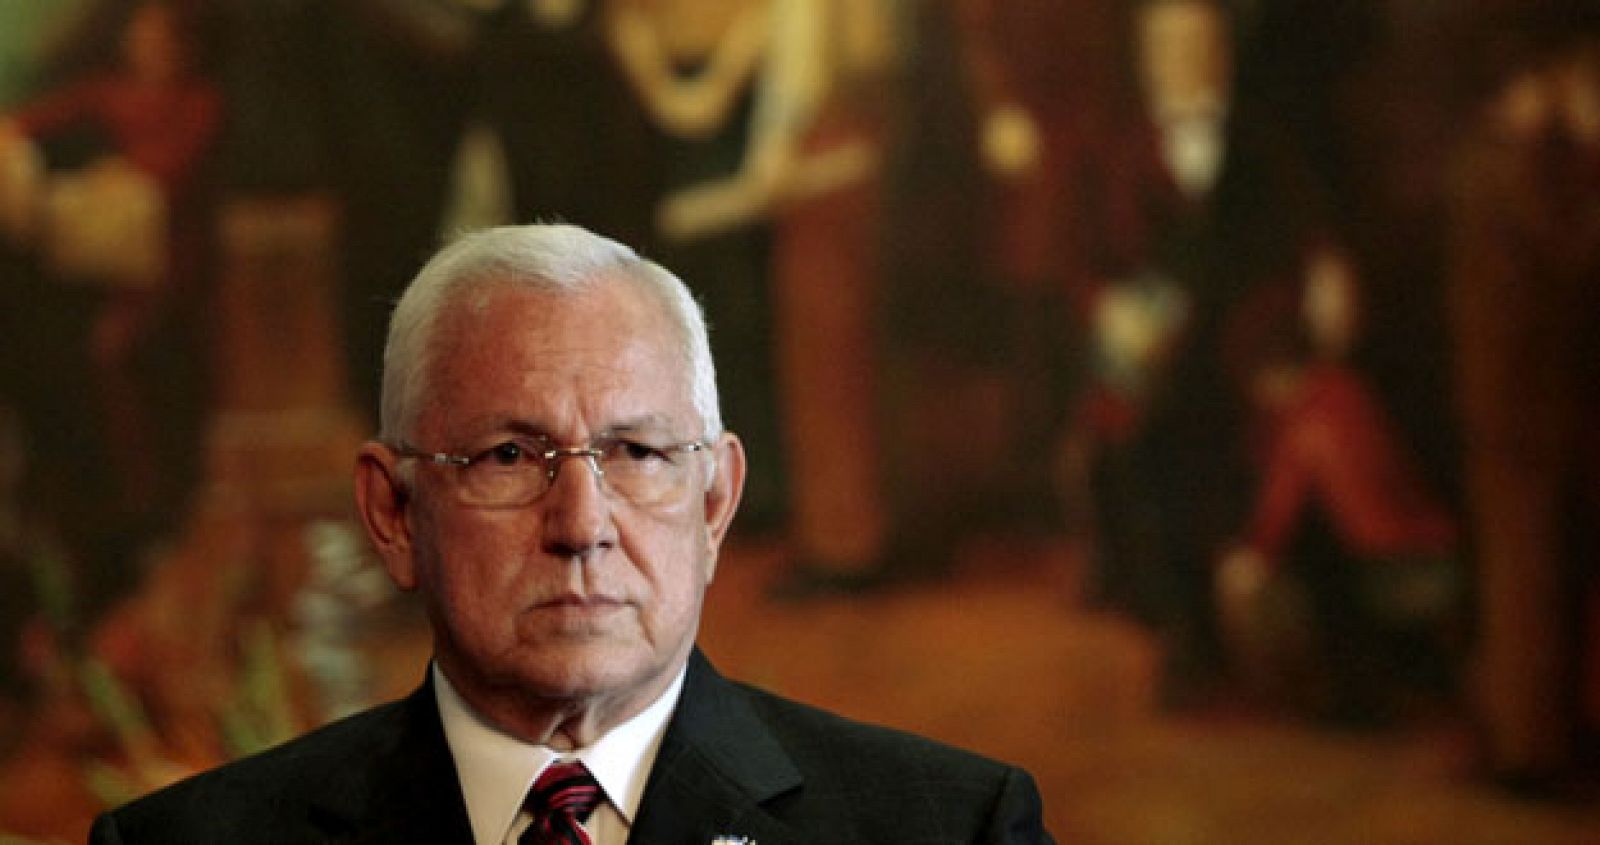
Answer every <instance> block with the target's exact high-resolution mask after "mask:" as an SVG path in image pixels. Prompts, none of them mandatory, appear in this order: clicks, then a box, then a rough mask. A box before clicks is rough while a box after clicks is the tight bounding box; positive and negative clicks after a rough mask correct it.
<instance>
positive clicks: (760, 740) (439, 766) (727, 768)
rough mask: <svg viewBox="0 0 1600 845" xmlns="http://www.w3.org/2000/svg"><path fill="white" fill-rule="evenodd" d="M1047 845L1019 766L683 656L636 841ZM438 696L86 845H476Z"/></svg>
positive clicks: (182, 796) (126, 816)
mask: <svg viewBox="0 0 1600 845" xmlns="http://www.w3.org/2000/svg"><path fill="white" fill-rule="evenodd" d="M718 836H730V837H749V839H750V840H751V842H752V843H753V845H800V843H817V845H838V843H852V842H863V843H864V842H878V843H897V845H898V844H899V843H906V845H912V844H913V843H922V845H932V844H933V843H980V842H981V843H1041V842H1043V843H1048V842H1051V841H1052V840H1051V839H1050V838H1049V835H1048V834H1046V833H1045V832H1044V830H1043V828H1042V825H1041V821H1040V809H1039V796H1038V792H1037V790H1036V789H1035V788H1034V783H1033V780H1032V779H1031V778H1030V777H1029V776H1028V775H1027V774H1026V773H1025V772H1023V771H1021V770H1020V769H1017V768H1013V767H1010V766H1006V765H1003V764H1001V763H996V762H993V761H990V760H986V759H983V758H981V757H977V756H975V755H972V754H968V753H966V752H963V751H958V750H956V749H953V748H949V747H947V746H943V745H939V744H937V743H934V742H932V741H929V740H925V739H921V738H919V737H914V736H911V735H908V734H904V733H899V732H896V731H892V730H888V729H886V728H880V727H873V726H869V725H863V724H859V723H856V722H851V721H849V720H846V719H842V718H840V717H838V716H834V715H830V714H828V713H824V712H822V711H820V710H816V709H814V708H811V707H807V706H805V705H802V704H797V703H795V702H791V701H787V700H784V699H781V698H778V697H776V696H773V695H769V694H767V693H764V692H761V691H759V690H756V689H754V688H751V687H748V686H745V685H743V684H738V683H734V682H731V681H728V680H725V679H723V678H722V677H721V676H720V675H718V674H717V672H716V671H715V670H714V669H713V668H712V667H711V664H710V663H709V662H707V661H706V660H705V658H704V657H703V656H701V655H700V653H699V652H696V653H695V654H694V656H693V657H692V658H691V659H690V663H689V672H688V678H687V680H686V681H685V684H684V690H683V697H682V699H681V700H680V701H679V704H678V709H677V711H676V712H675V713H674V714H673V716H672V719H671V721H670V722H669V723H668V727H667V732H666V736H665V737H664V738H663V740H662V743H661V749H660V752H659V754H658V756H657V758H656V763H655V767H654V768H653V769H652V771H651V773H650V778H649V780H648V782H647V785H646V787H645V792H644V797H643V800H642V802H641V803H640V807H639V812H638V815H637V817H636V818H635V820H634V825H633V832H632V835H631V836H630V838H629V840H628V841H629V842H630V843H635V845H676V844H677V843H684V845H690V843H693V845H707V843H710V842H711V841H712V840H713V839H715V838H716V837H718ZM471 841H472V834H471V830H470V827H469V825H468V822H467V811H466V805H465V804H464V803H463V801H462V797H461V788H460V785H459V783H458V781H457V779H456V773H455V764H454V763H453V762H452V759H451V757H450V751H449V748H448V746H447V745H446V743H445V738H444V729H443V727H442V725H441V723H440V720H439V713H438V710H437V708H436V706H435V704H434V694H433V690H432V688H431V686H429V685H428V684H424V685H423V686H422V687H421V688H420V689H418V690H417V691H416V692H415V693H413V694H411V695H410V696H409V697H407V698H406V699H404V700H401V701H397V702H393V703H390V704H387V705H384V706H381V707H378V708H376V709H373V710H369V711H367V712H365V713H362V714H359V715H356V716H352V717H350V718H348V719H345V720H343V721H341V722H336V723H334V724H332V725H329V726H327V727H325V728H322V729H320V730H317V731H315V732H313V733H310V734H308V735H306V736H304V737H301V738H299V739H296V740H294V741H292V742H289V743H286V744H284V745H282V746H279V747H278V748H275V749H272V750H270V751H267V752H264V753H262V754H259V755H257V756H254V757H251V758H247V759H245V760H242V761H239V762H236V763H233V764H230V765H227V766H223V767H222V768H219V769H216V770H215V771H212V772H208V773H205V774H202V775H199V776H196V777H194V778H191V779H189V780H186V781H183V782H182V783H179V784H176V785H174V786H171V787H168V788H167V789H164V790H161V791H160V792H156V793H154V794H152V795H149V796H147V797H145V798H142V799H139V800H137V801H134V802H132V803H130V804H128V805H126V806H124V807H122V808H120V809H118V810H115V811H112V812H110V813H107V814H105V815H104V816H102V817H100V818H99V819H98V820H97V821H96V823H95V827H94V832H93V833H92V834H91V836H90V842H91V843H104V845H111V844H112V843H123V842H126V843H192V842H216V843H256V842H260V843H268V842H270V843H298V842H345V843H357V842H385V843H394V842H419V843H421V842H427V843H456V842H463V843H465V842H471Z"/></svg>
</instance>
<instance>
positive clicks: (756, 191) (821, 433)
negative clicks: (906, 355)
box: [662, 0, 894, 594]
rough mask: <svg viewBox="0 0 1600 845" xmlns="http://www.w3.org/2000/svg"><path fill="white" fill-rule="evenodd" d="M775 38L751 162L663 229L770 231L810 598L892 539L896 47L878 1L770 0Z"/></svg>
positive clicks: (786, 414)
mask: <svg viewBox="0 0 1600 845" xmlns="http://www.w3.org/2000/svg"><path fill="white" fill-rule="evenodd" d="M769 26H770V32H769V34H768V36H767V39H768V41H767V43H768V48H767V50H766V54H765V58H764V63H763V65H764V66H763V69H762V74H761V78H760V81H759V83H758V88H757V94H756V97H757V99H756V102H755V105H754V113H753V118H754V125H753V126H752V129H751V135H750V140H749V145H748V148H747V151H746V154H745V157H744V160H743V161H742V162H741V165H740V167H739V169H738V170H737V171H736V172H735V173H734V174H733V175H732V176H731V177H729V178H728V179H726V180H722V181H715V182H709V183H704V184H699V185H695V186H691V187H689V188H686V189H684V190H682V191H679V192H678V193H676V194H673V195H671V196H669V197H667V199H666V201H665V204H664V205H663V207H662V212H663V213H662V223H663V226H664V229H665V232H666V233H667V235H668V237H672V238H694V237H697V236H700V235H701V234H702V233H705V232H712V231H717V230H720V229H723V228H725V227H729V226H739V225H746V224H747V222H748V221H750V220H753V219H758V218H766V219H769V220H770V221H771V224H772V227H773V251H772V262H773V263H772V279H771V284H772V291H773V305H774V311H773V321H774V324H773V329H774V335H773V338H772V341H771V342H772V343H773V344H774V346H775V348H776V352H777V358H776V365H777V369H776V372H777V376H778V387H779V407H780V408H781V409H782V412H783V414H782V416H783V420H782V433H783V435H784V438H785V439H784V444H785V447H786V450H787V452H786V456H787V459H788V460H787V476H788V479H789V489H790V494H789V496H790V498H789V501H790V507H789V516H790V518H789V532H788V538H789V543H790V547H791V556H792V557H793V560H794V565H793V567H792V569H791V571H790V572H789V573H788V574H787V575H786V576H785V580H784V581H783V582H782V583H781V584H780V585H779V588H778V589H779V590H780V592H784V593H788V594H799V593H805V592H810V591H813V590H817V589H832V588H840V589H848V588H849V587H851V586H854V585H857V584H859V583H861V581H862V579H864V578H867V577H870V576H871V574H872V573H873V569H874V567H875V566H876V564H877V563H878V561H879V557H880V555H881V553H882V551H883V541H884V537H885V532H886V530H887V525H886V516H885V513H884V505H883V499H882V496H883V490H882V482H881V479H880V471H881V459H880V450H879V435H878V428H877V427H878V424H879V418H878V403H877V397H878V381H877V375H878V373H877V370H878V361H877V337H876V335H875V333H874V332H873V327H874V325H875V323H874V319H873V318H874V315H875V308H876V304H877V303H876V296H877V294H878V292H879V285H878V271H879V265H878V260H877V258H878V251H877V247H878V237H879V233H880V220H879V215H880V207H881V202H880V198H879V191H880V188H879V184H878V178H877V174H878V166H879V156H880V154H881V148H882V135H883V131H884V127H883V121H882V112H883V108H884V103H883V98H884V97H885V96H887V92H886V82H887V80H886V77H887V74H888V72H889V70H890V63H891V61H892V58H893V47H894V41H893V32H892V27H891V15H890V9H889V7H888V5H887V4H886V3H883V2H880V0H870V2H859V0H773V2H772V4H771V13H770V16H769Z"/></svg>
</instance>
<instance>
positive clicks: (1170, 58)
mask: <svg viewBox="0 0 1600 845" xmlns="http://www.w3.org/2000/svg"><path fill="white" fill-rule="evenodd" d="M1139 39H1140V42H1139V58H1140V64H1141V68H1140V71H1141V74H1142V78H1143V82H1144V87H1145V96H1146V97H1147V98H1148V99H1149V100H1150V102H1151V103H1152V104H1153V105H1155V106H1157V107H1181V106H1183V105H1189V104H1193V103H1194V102H1195V101H1198V100H1201V99H1204V98H1212V99H1216V98H1224V97H1226V96H1227V86H1228V76H1229V74H1230V73H1231V68H1232V65H1231V57H1230V55H1229V45H1228V33H1227V29H1226V24H1225V23H1224V21H1223V19H1222V15H1221V13H1220V12H1218V11H1217V10H1216V9H1215V8H1213V7H1212V6H1210V5H1209V4H1207V3H1204V2H1186V0H1174V2H1165V3H1157V4H1155V5H1154V6H1151V7H1149V8H1147V9H1145V10H1143V12H1142V14H1141V16H1140V20H1139Z"/></svg>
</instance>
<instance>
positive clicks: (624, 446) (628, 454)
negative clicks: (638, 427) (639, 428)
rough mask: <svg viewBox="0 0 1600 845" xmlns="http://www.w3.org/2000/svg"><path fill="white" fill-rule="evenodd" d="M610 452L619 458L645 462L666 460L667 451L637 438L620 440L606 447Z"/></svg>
mask: <svg viewBox="0 0 1600 845" xmlns="http://www.w3.org/2000/svg"><path fill="white" fill-rule="evenodd" d="M606 452H607V453H608V454H611V455H614V456H615V457H616V458H617V459H619V460H624V461H628V462H631V463H645V462H648V461H665V460H667V453H666V452H663V451H662V450H660V449H657V448H656V447H654V446H651V445H649V444H647V443H640V442H638V441H637V440H618V441H616V442H614V443H612V444H610V445H609V446H608V447H607V448H606Z"/></svg>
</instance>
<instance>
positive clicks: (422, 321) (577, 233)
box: [379, 224, 722, 443]
mask: <svg viewBox="0 0 1600 845" xmlns="http://www.w3.org/2000/svg"><path fill="white" fill-rule="evenodd" d="M613 279H619V280H624V281H626V282H629V283H631V284H633V285H635V286H636V287H637V288H638V289H639V290H641V291H642V292H645V293H647V294H649V295H651V296H653V297H655V298H656V300H657V301H658V302H659V303H660V304H661V305H662V307H663V309H664V311H665V313H666V314H667V316H668V317H669V318H670V319H671V321H672V323H673V324H674V325H675V326H676V327H677V330H678V335H679V337H678V341H679V344H680V351H681V352H682V354H683V360H684V362H685V364H686V365H687V366H688V367H689V376H690V392H691V394H692V395H691V396H690V400H691V401H692V402H693V404H694V408H695V411H696V412H697V413H698V414H699V415H700V423H701V426H702V432H701V434H702V436H705V437H708V438H709V437H715V436H716V435H717V434H720V433H721V431H722V414H721V412H720V411H719V409H718V406H717V375H716V366H715V364H714V363H713V362H712V359H711V343H710V338H709V336H708V334H707V331H706V323H705V316H704V314H703V313H702V312H701V310H700V304H699V303H698V302H696V301H695V298H694V295H693V294H691V293H690V292H689V288H688V286H686V285H685V284H684V283H683V281H682V280H680V279H679V278H678V277H677V276H674V275H673V274H672V273H670V272H668V271H667V270H666V269H665V268H663V267H661V266H660V265H659V264H656V263H655V262H653V261H649V260H647V259H645V258H641V257H640V256H639V255H638V254H637V253H635V252H634V251H633V250H632V249H629V248H628V247H626V246H624V245H622V244H620V243H617V242H616V241H613V240H611V239H609V238H605V237H601V236H600V235H596V234H594V233H593V232H589V231H587V230H585V229H582V228H579V227H577V226H571V225H565V224H533V225H527V226H498V227H494V228H491V229H484V230H481V231H477V232H472V233H469V234H466V235H464V236H462V237H460V238H458V239H457V240H455V241H454V242H453V243H451V244H449V245H448V246H446V247H445V248H444V249H442V250H440V251H439V252H438V253H437V254H435V255H434V256H433V258H431V259H429V261H428V263H427V264H425V265H423V267H422V269H421V270H420V271H418V272H417V275H416V277H415V278H413V279H412V280H411V284H410V285H408V286H407V287H406V290H405V293H404V294H402V295H401V297H400V301H399V302H398V303H396V304H395V308H394V313H393V315H391V317H390V319H389V338H388V342H387V343H386V344H385V346H384V351H383V386H382V396H381V399H380V400H379V426H380V431H379V436H380V437H381V438H383V439H384V440H386V441H388V442H390V443H399V442H402V441H404V440H405V439H406V438H407V437H408V436H409V435H410V434H411V432H412V428H413V426H415V425H416V422H417V417H418V415H419V414H420V413H421V412H422V407H423V403H424V397H425V396H426V395H427V391H428V389H429V385H428V379H429V376H430V373H431V371H432V365H433V361H432V358H433V354H434V345H435V337H434V335H435V333H436V332H437V330H438V326H439V322H440V319H441V317H442V316H443V315H444V314H445V313H446V312H448V311H449V310H450V309H451V308H452V307H454V306H456V305H457V304H459V303H461V302H462V301H464V300H465V299H466V297H467V296H468V295H469V294H471V293H473V292H474V291H478V290H481V289H483V288H485V287H488V286H490V285H503V284H513V285H525V286H527V287H529V288H532V289H533V290H536V291H539V292H541V293H547V294H552V295H557V296H562V295H572V294H576V293H582V292H583V291H586V290H592V289H594V288H595V287H597V286H599V285H600V284H601V283H603V282H605V281H608V280H613Z"/></svg>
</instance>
